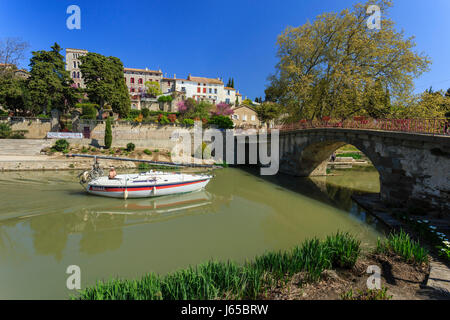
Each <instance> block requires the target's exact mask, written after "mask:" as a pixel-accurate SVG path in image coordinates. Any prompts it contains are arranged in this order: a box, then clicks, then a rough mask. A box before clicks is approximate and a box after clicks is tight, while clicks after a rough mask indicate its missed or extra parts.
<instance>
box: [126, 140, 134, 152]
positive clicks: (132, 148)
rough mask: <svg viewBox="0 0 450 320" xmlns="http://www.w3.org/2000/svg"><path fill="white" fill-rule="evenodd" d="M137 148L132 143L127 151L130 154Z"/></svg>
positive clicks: (128, 145)
mask: <svg viewBox="0 0 450 320" xmlns="http://www.w3.org/2000/svg"><path fill="white" fill-rule="evenodd" d="M135 148H136V146H135V145H134V143H132V142H130V143H128V144H127V149H126V150H127V151H128V152H133V151H134V149H135Z"/></svg>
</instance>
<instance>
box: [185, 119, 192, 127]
mask: <svg viewBox="0 0 450 320" xmlns="http://www.w3.org/2000/svg"><path fill="white" fill-rule="evenodd" d="M182 123H183V124H184V125H187V126H193V125H194V120H193V119H183V122H182Z"/></svg>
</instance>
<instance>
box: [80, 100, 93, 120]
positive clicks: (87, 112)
mask: <svg viewBox="0 0 450 320" xmlns="http://www.w3.org/2000/svg"><path fill="white" fill-rule="evenodd" d="M75 107H77V108H81V117H80V118H81V119H91V120H95V119H96V118H97V108H98V105H96V104H94V103H78V104H76V105H75Z"/></svg>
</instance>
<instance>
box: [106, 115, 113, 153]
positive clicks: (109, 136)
mask: <svg viewBox="0 0 450 320" xmlns="http://www.w3.org/2000/svg"><path fill="white" fill-rule="evenodd" d="M111 145H112V128H111V118H109V117H108V119H107V120H106V126H105V148H106V149H109V148H111Z"/></svg>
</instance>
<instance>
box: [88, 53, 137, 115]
mask: <svg viewBox="0 0 450 320" xmlns="http://www.w3.org/2000/svg"><path fill="white" fill-rule="evenodd" d="M80 60H81V65H80V69H81V73H82V74H83V79H84V83H85V84H86V89H85V91H86V94H87V96H88V98H89V100H90V101H91V102H93V103H96V104H98V105H99V107H100V114H102V113H103V108H104V106H105V104H106V103H108V104H109V105H111V107H112V110H113V111H114V112H116V113H118V114H119V115H120V117H123V118H125V117H126V116H127V115H128V113H129V112H130V108H131V100H130V96H129V94H128V89H127V86H126V83H125V81H124V74H123V64H122V62H121V61H120V59H118V58H116V57H105V56H103V55H101V54H98V53H94V52H89V53H88V54H86V55H85V56H82V57H81V58H80Z"/></svg>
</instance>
